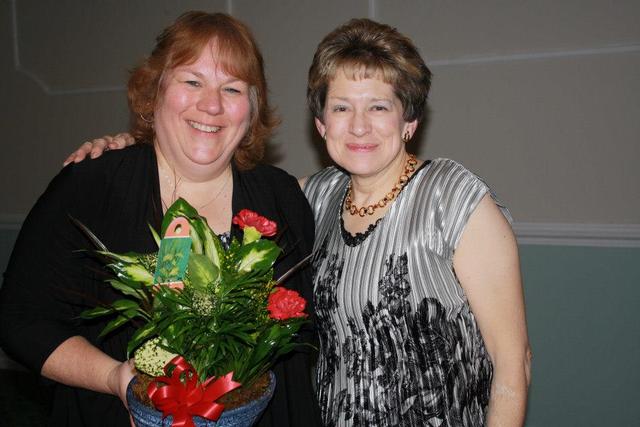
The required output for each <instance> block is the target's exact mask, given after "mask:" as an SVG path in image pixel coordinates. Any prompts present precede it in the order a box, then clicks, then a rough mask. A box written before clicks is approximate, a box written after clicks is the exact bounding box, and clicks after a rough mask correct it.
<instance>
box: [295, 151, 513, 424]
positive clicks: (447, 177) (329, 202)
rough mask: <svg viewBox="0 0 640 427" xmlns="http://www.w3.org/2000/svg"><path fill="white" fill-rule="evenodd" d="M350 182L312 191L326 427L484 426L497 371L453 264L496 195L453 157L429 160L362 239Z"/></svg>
mask: <svg viewBox="0 0 640 427" xmlns="http://www.w3.org/2000/svg"><path fill="white" fill-rule="evenodd" d="M348 182H349V176H348V175H347V174H345V173H344V172H342V171H340V170H338V169H336V168H333V167H331V168H327V169H324V170H322V171H320V172H318V173H317V174H315V175H313V176H312V177H310V178H309V180H308V181H307V183H306V185H305V188H304V191H305V194H306V195H307V198H308V199H309V203H310V204H311V207H312V209H313V211H314V216H315V221H316V242H315V247H314V252H315V255H314V260H313V267H314V299H315V307H316V311H317V316H318V330H319V331H320V342H321V348H320V352H319V353H320V358H319V362H318V369H317V394H318V399H319V403H320V406H321V408H322V417H323V422H324V424H325V425H332V426H333V425H335V426H352V425H354V426H363V425H375V426H398V425H401V426H448V425H451V426H479V425H483V424H484V418H485V414H486V410H487V404H488V401H489V390H490V384H491V377H492V365H491V361H490V359H489V355H488V353H487V351H486V349H485V346H484V343H483V341H482V337H481V335H480V332H479V330H478V327H477V325H476V321H475V318H474V316H473V314H472V313H471V311H470V308H469V304H468V302H467V300H466V297H465V295H464V292H463V290H462V288H461V286H460V284H459V283H458V280H457V278H456V276H455V273H454V271H453V265H452V263H453V253H454V251H455V249H456V246H457V245H458V242H459V241H460V237H461V235H462V233H463V230H464V227H465V225H466V223H467V221H468V219H469V216H470V215H471V213H472V212H473V210H474V209H475V207H476V206H477V204H478V203H479V202H480V200H481V199H482V197H483V196H484V195H485V194H486V193H487V192H488V191H489V189H488V187H487V186H486V184H485V183H484V182H483V181H482V180H481V179H479V178H478V177H477V176H476V175H474V174H473V173H471V172H469V171H468V170H467V169H465V168H464V167H463V166H462V165H460V164H458V163H456V162H454V161H452V160H448V159H437V160H433V161H431V162H426V163H425V164H424V165H423V166H422V167H421V168H420V169H419V170H418V171H417V172H416V173H415V174H414V175H413V176H412V178H411V180H410V181H409V183H408V184H407V185H406V186H405V187H404V189H403V190H402V192H401V193H400V194H399V196H398V198H397V199H396V200H395V201H394V202H393V204H392V206H391V207H390V208H389V210H388V211H387V212H386V214H385V216H384V217H383V218H382V219H381V220H379V222H378V223H376V224H374V225H373V226H372V227H370V228H369V230H368V231H367V232H366V233H364V234H362V235H359V236H357V237H353V236H351V235H350V234H349V233H348V232H346V230H344V226H343V224H342V220H341V214H342V207H343V202H344V197H345V192H346V188H347V184H348ZM504 213H505V215H506V216H507V218H509V214H508V212H507V211H506V209H505V210H504Z"/></svg>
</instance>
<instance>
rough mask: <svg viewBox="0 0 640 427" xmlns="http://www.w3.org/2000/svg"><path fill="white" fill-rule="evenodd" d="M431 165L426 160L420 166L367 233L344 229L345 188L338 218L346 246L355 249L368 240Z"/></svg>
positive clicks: (370, 225) (369, 227)
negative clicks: (405, 192)
mask: <svg viewBox="0 0 640 427" xmlns="http://www.w3.org/2000/svg"><path fill="white" fill-rule="evenodd" d="M431 163H432V161H431V160H425V161H424V162H423V163H422V164H421V165H420V166H418V169H416V171H415V172H414V173H413V175H411V176H410V177H409V181H407V183H406V185H405V186H404V187H403V188H402V190H400V192H399V193H398V195H397V196H396V198H395V199H394V200H393V201H392V202H391V206H390V207H389V210H388V211H387V212H385V213H384V215H382V216H381V217H380V218H378V219H377V220H376V221H375V222H373V223H371V224H369V226H368V227H367V229H366V230H365V231H362V232H356V234H351V233H350V232H349V231H348V230H347V229H346V228H345V227H344V219H343V213H344V201H345V198H346V197H347V188H348V186H345V188H344V190H343V194H342V198H341V199H340V200H341V202H340V205H339V206H338V218H339V221H340V234H341V235H342V241H343V242H344V244H346V245H347V246H351V247H355V246H358V245H360V243H362V242H364V241H365V240H367V237H369V236H370V235H371V234H372V233H373V231H374V230H375V229H376V228H377V227H378V225H379V224H380V223H381V222H382V220H383V219H385V218H386V217H387V215H389V214H390V213H391V211H392V210H393V209H394V208H395V205H396V202H397V201H398V199H400V197H401V196H402V195H403V194H404V191H405V189H406V188H407V187H409V184H411V182H412V181H413V179H414V178H415V177H416V176H418V175H419V174H420V173H421V172H422V171H423V170H424V169H426V167H427V166H428V165H430V164H431Z"/></svg>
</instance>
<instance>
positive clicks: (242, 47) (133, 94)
mask: <svg viewBox="0 0 640 427" xmlns="http://www.w3.org/2000/svg"><path fill="white" fill-rule="evenodd" d="M212 42H213V43H214V44H215V46H216V54H217V58H216V60H217V61H219V63H220V65H221V67H222V69H223V70H224V71H225V72H226V73H227V74H229V75H232V76H234V77H237V78H239V79H241V80H244V81H245V82H247V83H248V84H249V88H250V89H249V99H250V103H251V123H250V125H249V130H248V131H247V134H246V135H245V137H244V139H243V141H242V142H241V144H240V145H239V146H238V148H237V149H236V152H235V154H234V160H235V162H236V165H237V166H238V168H240V169H245V170H246V169H251V168H252V167H253V166H255V165H256V163H258V162H259V161H260V160H261V159H262V156H263V155H264V148H265V141H266V139H267V138H268V137H269V135H270V134H271V132H272V131H273V129H274V128H275V127H276V126H277V125H278V123H279V120H278V119H277V117H276V116H275V114H274V112H273V110H272V109H271V107H269V103H268V101H267V82H266V78H265V75H264V64H263V60H262V55H261V54H260V51H259V50H258V46H257V44H256V42H255V40H254V38H253V35H252V34H251V31H250V30H249V28H248V27H247V26H246V25H245V24H243V23H242V22H240V21H238V20H237V19H235V18H233V17H231V16H229V15H226V14H223V13H206V12H199V11H192V12H187V13H185V14H183V15H181V16H180V17H178V19H176V21H175V22H174V23H173V24H171V25H170V26H169V27H167V28H166V29H165V30H164V31H163V32H162V33H161V34H160V35H159V36H158V38H157V39H156V46H155V48H154V49H153V51H152V52H151V55H150V56H149V57H148V58H146V59H145V60H144V61H143V62H142V64H140V65H139V66H137V67H136V68H135V69H133V70H132V72H131V75H130V77H129V83H128V98H129V107H130V109H131V114H132V125H131V126H132V128H131V134H132V135H133V137H134V138H135V139H136V140H138V141H140V142H147V143H152V142H153V140H154V138H155V131H154V129H153V112H154V108H155V106H156V103H157V102H158V100H159V98H160V97H161V96H162V92H161V91H162V79H163V76H164V75H165V73H166V71H167V70H170V69H173V68H175V67H177V66H180V65H184V64H189V63H191V62H194V61H195V60H196V59H197V58H198V56H199V55H200V53H201V52H202V50H203V49H204V48H205V47H206V46H207V45H209V44H210V43H212Z"/></svg>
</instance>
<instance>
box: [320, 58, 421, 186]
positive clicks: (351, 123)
mask: <svg viewBox="0 0 640 427" xmlns="http://www.w3.org/2000/svg"><path fill="white" fill-rule="evenodd" d="M323 119H324V120H323V121H320V120H318V119H316V126H317V128H318V131H319V132H320V134H321V135H324V137H325V139H326V144H327V150H328V152H329V155H330V156H331V158H332V159H333V161H334V162H336V163H337V164H338V165H339V166H341V167H342V168H344V169H346V170H347V171H348V172H349V173H350V174H351V175H352V176H356V177H375V176H385V175H387V174H388V175H389V176H390V177H391V178H392V179H393V180H395V179H397V174H396V171H397V170H398V171H402V167H403V165H404V159H405V154H406V151H405V144H404V142H403V141H402V136H403V135H404V134H405V133H406V132H409V135H410V136H411V135H413V133H414V132H415V129H416V125H417V121H413V122H405V121H404V119H403V117H402V104H401V102H400V100H399V99H398V97H397V96H396V95H395V94H394V91H393V87H392V86H391V85H390V84H387V83H385V82H384V81H382V80H380V79H378V78H361V79H352V78H349V77H347V76H346V75H345V73H344V72H343V71H341V72H338V73H337V74H336V77H335V78H334V79H333V80H332V81H331V82H330V84H329V88H328V91H327V99H326V103H325V106H324V115H323ZM323 122H324V123H323Z"/></svg>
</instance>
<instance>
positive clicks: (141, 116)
mask: <svg viewBox="0 0 640 427" xmlns="http://www.w3.org/2000/svg"><path fill="white" fill-rule="evenodd" d="M138 115H139V116H140V118H141V119H142V121H143V122H146V123H153V115H152V116H151V117H152V118H151V119H147V118H146V117H145V116H143V115H142V113H138Z"/></svg>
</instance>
